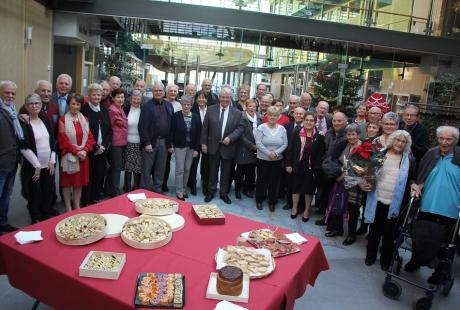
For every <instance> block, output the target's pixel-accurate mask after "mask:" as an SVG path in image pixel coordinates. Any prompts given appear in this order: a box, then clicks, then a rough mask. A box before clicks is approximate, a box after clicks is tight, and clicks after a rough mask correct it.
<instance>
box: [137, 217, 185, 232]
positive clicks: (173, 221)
mask: <svg viewBox="0 0 460 310" xmlns="http://www.w3.org/2000/svg"><path fill="white" fill-rule="evenodd" d="M141 216H142V215H141ZM155 217H158V218H159V219H162V220H163V221H165V222H166V223H168V224H169V225H170V226H171V228H172V231H174V232H175V231H179V230H181V229H182V228H184V225H185V219H184V218H183V217H182V215H179V214H177V213H175V214H170V215H163V216H159V215H158V216H155Z"/></svg>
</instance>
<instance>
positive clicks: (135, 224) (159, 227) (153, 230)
mask: <svg viewBox="0 0 460 310" xmlns="http://www.w3.org/2000/svg"><path fill="white" fill-rule="evenodd" d="M171 238H172V228H171V226H169V224H168V223H166V222H165V221H163V220H162V219H160V218H158V217H154V216H142V217H135V218H132V219H130V220H129V221H127V222H126V223H125V224H124V225H123V230H122V232H121V239H122V240H123V241H124V242H125V243H126V244H127V245H129V246H131V247H133V248H136V249H144V250H148V249H156V248H159V247H162V246H164V245H166V244H167V243H168V242H169V241H171Z"/></svg>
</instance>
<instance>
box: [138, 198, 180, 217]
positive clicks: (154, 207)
mask: <svg viewBox="0 0 460 310" xmlns="http://www.w3.org/2000/svg"><path fill="white" fill-rule="evenodd" d="M134 204H135V205H136V211H137V212H138V213H141V214H148V215H169V214H174V213H176V212H177V211H178V210H179V203H178V202H177V201H174V200H171V199H166V198H147V199H141V200H137V201H136V202H135V203H134Z"/></svg>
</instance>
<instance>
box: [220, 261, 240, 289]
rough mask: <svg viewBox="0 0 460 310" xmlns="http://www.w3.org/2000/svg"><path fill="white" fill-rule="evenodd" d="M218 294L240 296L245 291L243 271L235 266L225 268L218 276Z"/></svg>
mask: <svg viewBox="0 0 460 310" xmlns="http://www.w3.org/2000/svg"><path fill="white" fill-rule="evenodd" d="M216 286H217V292H218V293H219V294H221V295H230V296H239V295H241V292H242V291H243V271H242V270H241V269H240V268H238V267H235V266H225V267H223V268H221V269H219V272H218V274H217V285H216Z"/></svg>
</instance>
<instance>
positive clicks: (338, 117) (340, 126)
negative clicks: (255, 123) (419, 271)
mask: <svg viewBox="0 0 460 310" xmlns="http://www.w3.org/2000/svg"><path fill="white" fill-rule="evenodd" d="M318 105H319V103H318ZM347 123H348V118H347V116H346V115H345V114H344V113H342V112H336V113H334V115H333V116H332V127H331V129H329V130H328V131H327V133H326V136H325V137H324V142H325V143H326V157H327V156H330V155H331V153H332V150H333V149H334V148H335V147H336V146H337V145H338V144H339V143H341V142H343V141H345V139H346V136H345V127H347ZM321 179H322V181H321V184H320V185H319V186H318V190H317V193H316V201H317V202H318V203H317V205H316V206H317V208H318V209H319V211H320V212H321V213H322V214H324V212H325V211H326V207H327V202H328V197H329V192H330V190H331V188H332V185H333V184H334V181H335V180H334V179H332V180H331V179H329V178H328V177H327V175H323V176H322V177H321ZM315 224H316V225H318V226H324V225H326V223H325V221H324V218H323V219H321V220H317V221H316V222H315Z"/></svg>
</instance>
